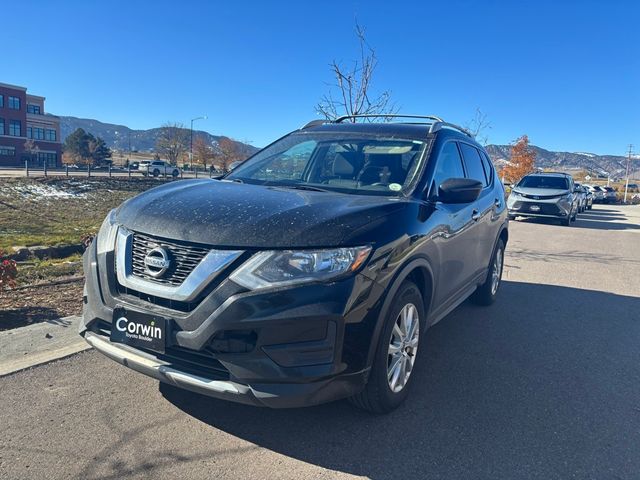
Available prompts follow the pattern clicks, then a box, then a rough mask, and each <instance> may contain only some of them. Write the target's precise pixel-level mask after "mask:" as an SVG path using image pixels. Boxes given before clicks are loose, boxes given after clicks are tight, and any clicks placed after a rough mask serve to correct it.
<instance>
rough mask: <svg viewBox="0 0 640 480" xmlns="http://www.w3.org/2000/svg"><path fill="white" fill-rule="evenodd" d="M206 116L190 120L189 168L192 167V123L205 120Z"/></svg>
mask: <svg viewBox="0 0 640 480" xmlns="http://www.w3.org/2000/svg"><path fill="white" fill-rule="evenodd" d="M206 119H207V116H206V115H205V116H203V117H196V118H192V119H191V135H190V140H189V167H193V122H195V121H196V120H206Z"/></svg>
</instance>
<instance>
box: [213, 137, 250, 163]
mask: <svg viewBox="0 0 640 480" xmlns="http://www.w3.org/2000/svg"><path fill="white" fill-rule="evenodd" d="M247 157H248V155H247V154H246V152H244V151H243V148H242V144H241V143H240V142H237V141H236V140H233V139H232V138H228V137H222V138H221V139H220V140H218V151H217V152H216V154H215V157H214V158H215V162H216V164H217V166H219V167H221V168H222V169H223V170H228V169H229V165H231V164H232V163H233V162H237V161H243V160H245V159H246V158H247Z"/></svg>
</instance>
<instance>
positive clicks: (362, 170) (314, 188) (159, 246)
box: [80, 115, 567, 413]
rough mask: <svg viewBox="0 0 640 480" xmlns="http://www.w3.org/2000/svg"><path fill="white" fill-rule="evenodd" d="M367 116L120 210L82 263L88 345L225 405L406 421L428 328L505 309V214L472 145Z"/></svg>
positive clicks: (297, 136) (495, 184)
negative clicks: (451, 316) (343, 405)
mask: <svg viewBox="0 0 640 480" xmlns="http://www.w3.org/2000/svg"><path fill="white" fill-rule="evenodd" d="M362 117H363V118H364V119H365V120H371V116H370V115H361V116H348V117H342V118H339V119H337V120H335V121H320V120H315V121H312V122H310V123H309V124H307V125H306V126H304V127H302V128H301V129H299V130H296V131H294V132H292V133H290V134H288V135H286V136H284V137H282V138H281V139H280V140H277V141H276V142H274V143H272V144H271V145H269V146H268V147H266V148H264V149H262V150H260V151H259V152H257V153H256V154H255V155H253V156H252V157H251V158H250V159H248V160H247V161H245V162H244V163H242V165H240V166H237V167H236V168H235V169H234V170H232V171H231V172H230V173H228V174H227V175H226V176H225V177H224V178H223V179H222V180H211V179H200V180H195V179H194V180H185V181H181V182H171V183H167V184H165V185H163V186H160V187H157V188H154V189H151V190H149V191H147V192H145V193H142V194H140V195H138V196H137V197H134V198H131V199H129V200H127V201H126V202H125V203H124V204H123V205H121V206H120V207H119V208H117V209H114V210H113V211H111V212H110V213H109V214H108V216H107V218H106V219H105V220H104V223H103V225H102V227H101V229H100V231H99V233H98V236H97V238H96V240H95V241H94V242H93V243H92V245H91V247H90V248H89V249H88V250H87V252H86V254H85V256H84V269H85V273H86V286H85V293H84V299H85V301H84V311H83V320H82V324H81V327H80V332H81V335H82V336H83V337H84V338H85V340H86V341H87V342H89V343H90V344H91V345H93V346H94V347H95V348H96V349H97V350H98V351H100V352H102V353H103V354H105V355H106V356H108V357H109V358H111V359H113V360H115V361H117V362H119V363H121V364H123V365H125V366H127V367H129V368H132V369H134V370H137V371H138V372H141V373H143V374H146V375H149V376H151V377H154V378H156V379H159V380H161V381H163V382H167V383H170V384H172V385H174V386H177V387H181V388H184V389H187V390H192V391H195V392H198V393H201V394H205V395H210V396H212V397H218V398H222V399H226V400H233V401H237V402H242V403H246V404H251V405H259V406H268V407H294V406H307V405H313V404H317V403H322V402H327V401H331V400H336V399H338V398H345V397H348V398H350V399H351V400H352V402H353V403H354V404H355V405H357V406H359V407H361V408H364V409H367V410H370V411H372V412H376V413H383V412H388V411H390V410H392V409H394V408H396V407H397V406H398V405H400V404H401V403H402V402H403V401H404V400H405V399H406V398H407V395H408V394H409V391H410V387H411V384H412V383H413V382H414V381H415V377H416V373H415V371H416V370H417V369H420V368H422V367H421V364H420V358H419V356H421V357H422V359H423V360H425V359H426V358H428V357H427V356H425V355H424V353H422V352H423V350H424V349H425V348H426V347H427V346H428V344H427V342H426V336H427V335H425V334H426V330H427V328H429V327H430V326H431V325H433V324H435V323H436V322H438V321H439V320H440V319H442V318H443V317H445V316H446V315H447V314H448V313H449V312H451V311H452V310H453V309H454V308H456V306H458V305H460V304H461V303H462V302H463V301H464V300H465V299H466V298H468V297H473V300H474V301H475V302H476V303H478V304H481V305H489V304H491V303H493V301H494V300H495V298H496V296H497V295H498V291H499V287H500V284H501V275H502V268H503V264H504V263H503V260H504V251H505V247H506V244H507V240H508V230H507V229H508V220H507V210H506V207H505V201H504V190H503V187H502V183H501V182H500V179H499V178H498V175H497V173H496V171H495V169H494V167H493V165H492V163H491V160H490V159H489V156H488V155H487V152H486V151H485V149H484V148H483V147H482V146H481V145H480V144H478V143H477V142H476V141H475V140H474V139H473V136H472V135H471V134H470V133H468V132H467V131H466V130H464V129H462V128H460V127H457V126H455V125H452V124H449V123H447V122H445V121H443V120H441V119H439V118H437V117H433V116H422V117H415V116H413V117H409V118H408V119H407V121H406V122H404V118H407V117H406V116H402V115H387V116H383V117H385V118H386V119H388V120H393V121H397V120H400V122H399V123H395V122H393V121H392V122H371V123H370V122H368V121H367V122H355V120H356V119H360V118H362ZM352 122H355V123H352ZM559 180H561V183H562V185H563V186H564V185H565V183H564V182H566V181H567V180H566V179H565V178H562V179H560V178H559ZM443 374H446V372H443ZM427 377H428V376H423V377H422V378H423V379H424V378H427ZM132 387H133V388H135V386H132Z"/></svg>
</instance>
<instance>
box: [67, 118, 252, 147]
mask: <svg viewBox="0 0 640 480" xmlns="http://www.w3.org/2000/svg"><path fill="white" fill-rule="evenodd" d="M78 128H82V129H84V130H85V131H86V132H89V133H91V134H92V135H94V136H96V137H100V138H102V139H103V140H104V141H105V142H106V144H107V145H108V146H109V148H112V149H114V150H121V151H128V150H129V149H131V150H133V151H139V152H151V151H153V149H154V147H155V145H156V140H157V139H158V136H159V135H160V132H161V131H162V129H161V128H151V129H149V130H133V129H131V128H129V127H127V126H125V125H116V124H113V123H104V122H100V121H98V120H94V119H91V118H77V117H65V116H60V136H61V137H62V141H63V142H64V139H66V138H67V136H68V135H69V134H70V133H72V132H74V131H75V130H76V129H78ZM193 135H194V137H195V136H196V135H200V136H203V137H204V138H205V139H206V140H207V141H208V142H209V143H210V144H211V145H217V143H218V140H220V139H221V138H223V136H221V135H211V134H210V133H209V132H205V131H203V130H194V131H193ZM129 142H131V143H129ZM237 143H238V145H240V150H241V151H242V152H243V153H245V154H252V153H254V152H256V151H257V150H258V149H257V148H256V147H254V146H253V145H248V144H246V143H242V142H237ZM129 145H131V148H129Z"/></svg>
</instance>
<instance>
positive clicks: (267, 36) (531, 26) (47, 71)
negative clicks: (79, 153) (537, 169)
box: [0, 0, 640, 154]
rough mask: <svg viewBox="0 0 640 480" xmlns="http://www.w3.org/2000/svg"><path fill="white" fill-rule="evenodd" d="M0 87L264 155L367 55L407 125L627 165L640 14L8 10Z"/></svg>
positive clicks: (635, 108) (360, 2) (264, 8)
mask: <svg viewBox="0 0 640 480" xmlns="http://www.w3.org/2000/svg"><path fill="white" fill-rule="evenodd" d="M14 7H15V8H12V9H11V12H12V16H13V17H14V20H13V21H9V19H8V18H5V21H3V22H2V29H1V30H0V38H2V39H3V45H4V48H3V52H2V57H1V60H0V82H4V83H14V84H18V85H23V86H26V87H28V88H29V91H30V92H32V93H35V94H40V95H44V96H46V97H47V109H48V111H50V112H52V113H56V114H60V115H74V116H79V117H88V118H96V119H99V120H102V121H106V122H113V123H121V124H125V125H128V126H130V127H132V128H152V127H156V126H158V125H160V124H162V123H164V122H167V121H180V122H183V123H185V124H188V123H189V120H190V119H191V118H193V117H196V116H199V115H203V114H207V115H208V116H209V119H208V120H205V121H200V122H197V127H198V128H202V129H204V130H208V131H210V132H211V133H214V134H224V135H229V136H233V137H235V138H238V139H240V140H243V139H247V140H251V141H252V142H253V143H254V144H255V145H257V146H261V145H265V144H266V143H268V142H269V141H271V140H273V139H274V138H276V137H278V136H280V135H281V134H283V133H286V132H287V131H289V130H292V129H294V128H296V127H298V126H299V125H301V124H302V123H305V122H306V121H308V120H310V119H313V118H315V117H316V113H315V109H314V106H315V104H316V103H317V102H318V100H319V99H320V97H321V96H322V94H323V93H324V92H325V90H326V88H327V86H326V84H327V83H329V82H331V80H332V78H331V74H330V71H329V67H328V65H329V63H330V62H331V61H332V60H333V59H336V60H342V61H344V62H345V63H348V62H349V61H351V60H352V59H354V58H355V57H356V55H357V41H356V38H355V36H354V33H353V30H354V28H353V27H354V20H355V19H356V18H357V19H358V22H359V23H360V24H362V25H363V26H365V27H366V29H367V37H368V41H369V43H370V44H371V45H372V46H374V47H375V48H376V50H377V54H378V59H379V66H378V69H377V71H376V77H375V79H374V90H383V89H390V90H391V91H392V92H393V98H394V100H395V101H396V102H397V103H398V105H400V106H401V107H402V111H403V112H404V113H432V114H437V115H439V116H442V117H444V118H446V119H448V120H450V121H452V122H456V123H460V124H462V123H465V122H467V121H468V120H469V119H470V118H471V117H473V114H474V112H475V110H476V108H480V109H481V110H482V111H483V112H485V113H486V114H487V116H488V118H489V120H490V121H491V124H492V128H491V130H490V131H489V132H488V133H489V141H490V143H508V142H510V141H512V140H514V139H515V138H516V137H518V136H519V135H521V134H524V133H526V134H528V135H529V137H530V139H531V141H532V143H534V144H536V145H539V146H542V147H545V148H549V149H554V150H566V151H588V152H594V153H599V154H605V153H610V154H621V153H624V151H625V148H626V145H627V144H628V143H635V144H636V145H638V147H637V149H636V151H640V120H639V119H640V90H639V87H640V36H639V34H638V31H639V30H640V2H638V1H631V0H630V1H616V0H612V1H609V2H604V1H597V2H596V1H537V2H521V1H503V2H497V1H496V2H490V1H485V2H480V1H426V0H425V1H415V2H402V1H384V2H373V1H365V0H342V1H330V0H325V1H322V2H307V1H297V2H265V1H255V2H242V1H234V2H209V1H206V2H205V1H200V2H197V1H191V0H183V1H180V2H175V1H164V0H162V1H157V0H156V1H146V2H143V1H136V2H134V1H131V0H128V1H119V0H109V1H108V2H94V1H71V0H69V1H65V2H56V1H51V0H46V1H39V0H38V1H35V0H34V1H31V0H24V1H21V2H18V3H15V2H14Z"/></svg>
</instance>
